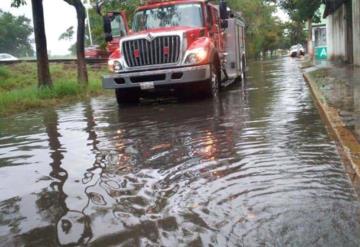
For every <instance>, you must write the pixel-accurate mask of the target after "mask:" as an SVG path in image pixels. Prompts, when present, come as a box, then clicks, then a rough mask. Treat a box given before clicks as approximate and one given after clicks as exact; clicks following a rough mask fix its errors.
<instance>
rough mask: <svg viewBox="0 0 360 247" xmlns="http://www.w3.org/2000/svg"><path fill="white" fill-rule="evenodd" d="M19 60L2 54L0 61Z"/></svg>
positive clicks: (0, 54)
mask: <svg viewBox="0 0 360 247" xmlns="http://www.w3.org/2000/svg"><path fill="white" fill-rule="evenodd" d="M17 60H19V59H18V58H17V57H14V56H12V55H10V54H7V53H0V61H17Z"/></svg>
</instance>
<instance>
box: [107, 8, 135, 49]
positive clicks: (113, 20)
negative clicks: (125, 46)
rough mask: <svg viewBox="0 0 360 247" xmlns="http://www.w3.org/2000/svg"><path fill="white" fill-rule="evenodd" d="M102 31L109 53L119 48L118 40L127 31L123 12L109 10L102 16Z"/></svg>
mask: <svg viewBox="0 0 360 247" xmlns="http://www.w3.org/2000/svg"><path fill="white" fill-rule="evenodd" d="M104 32H105V39H106V41H107V49H108V51H109V52H110V53H112V52H113V51H114V50H116V49H117V48H119V41H120V39H121V38H122V37H124V36H126V35H127V34H128V32H129V27H128V24H127V21H126V15H125V13H124V12H109V13H107V14H106V16H104Z"/></svg>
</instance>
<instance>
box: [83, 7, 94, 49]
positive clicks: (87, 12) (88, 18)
mask: <svg viewBox="0 0 360 247" xmlns="http://www.w3.org/2000/svg"><path fill="white" fill-rule="evenodd" d="M84 6H85V9H86V18H87V24H88V29H89V38H90V45H91V46H92V45H93V38H92V33H91V21H90V15H89V9H90V8H92V6H91V5H90V4H89V3H87V2H86V3H85V4H84Z"/></svg>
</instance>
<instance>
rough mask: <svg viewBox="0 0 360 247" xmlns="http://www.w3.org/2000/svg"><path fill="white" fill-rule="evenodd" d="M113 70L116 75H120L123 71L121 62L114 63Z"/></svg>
mask: <svg viewBox="0 0 360 247" xmlns="http://www.w3.org/2000/svg"><path fill="white" fill-rule="evenodd" d="M113 68H114V72H115V73H119V72H120V71H121V70H122V66H121V64H120V62H119V61H115V62H114V65H113Z"/></svg>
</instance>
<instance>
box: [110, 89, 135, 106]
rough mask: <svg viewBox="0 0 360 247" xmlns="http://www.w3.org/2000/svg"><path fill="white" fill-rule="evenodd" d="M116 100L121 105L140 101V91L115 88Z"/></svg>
mask: <svg viewBox="0 0 360 247" xmlns="http://www.w3.org/2000/svg"><path fill="white" fill-rule="evenodd" d="M115 96H116V101H117V103H118V104H119V105H125V104H135V103H139V99H140V94H139V92H135V91H131V90H121V89H115Z"/></svg>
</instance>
